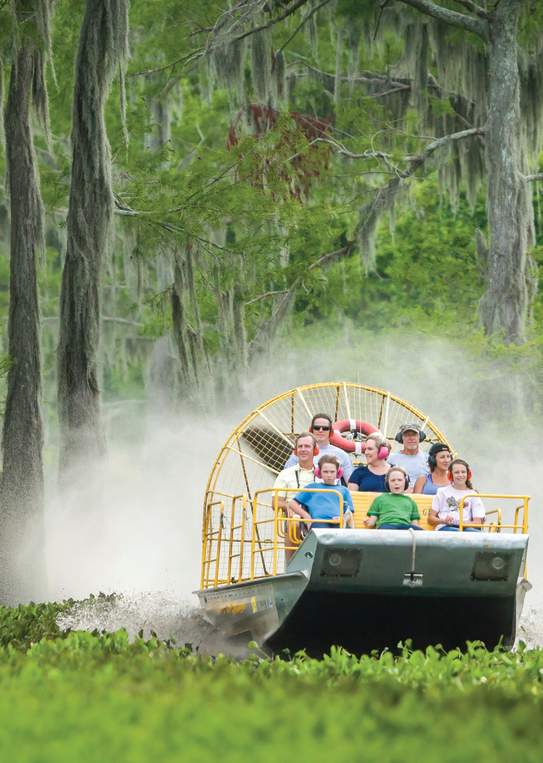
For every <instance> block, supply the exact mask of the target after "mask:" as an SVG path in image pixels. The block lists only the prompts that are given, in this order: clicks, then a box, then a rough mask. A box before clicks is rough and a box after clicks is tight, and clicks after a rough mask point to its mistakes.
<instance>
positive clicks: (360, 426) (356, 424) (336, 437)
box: [330, 419, 378, 453]
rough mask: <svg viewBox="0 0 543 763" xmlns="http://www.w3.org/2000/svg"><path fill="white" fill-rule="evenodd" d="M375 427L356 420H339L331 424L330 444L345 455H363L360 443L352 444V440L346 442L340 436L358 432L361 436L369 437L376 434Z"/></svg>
mask: <svg viewBox="0 0 543 763" xmlns="http://www.w3.org/2000/svg"><path fill="white" fill-rule="evenodd" d="M377 431H378V430H377V427H374V426H373V424H368V422H367V421H358V419H341V421H336V422H335V423H334V424H332V432H331V434H330V442H331V443H332V445H335V446H336V448H341V449H342V450H345V451H346V452H347V453H363V452H364V451H363V449H362V446H363V445H364V443H362V442H354V440H347V439H345V437H342V436H341V433H342V432H360V433H361V434H365V435H369V434H373V432H377Z"/></svg>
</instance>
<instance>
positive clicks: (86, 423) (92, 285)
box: [58, 0, 128, 479]
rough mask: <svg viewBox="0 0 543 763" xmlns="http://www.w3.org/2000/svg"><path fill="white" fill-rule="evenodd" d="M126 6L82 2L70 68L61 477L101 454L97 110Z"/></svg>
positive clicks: (103, 215) (104, 223) (108, 209)
mask: <svg viewBox="0 0 543 763" xmlns="http://www.w3.org/2000/svg"><path fill="white" fill-rule="evenodd" d="M127 3H128V0H87V4H86V10H85V17H84V19H83V24H82V27H81V36H80V39H79V50H78V54H77V62H76V78H75V88H74V106H73V130H72V149H73V160H72V176H71V187H70V200H69V207H68V222H67V238H68V243H67V250H66V261H65V264H64V271H63V274H62V290H61V298H60V299H61V305H60V336H59V349H58V405H59V420H60V433H61V438H60V456H59V458H60V461H59V468H60V476H61V479H65V478H67V477H68V475H69V473H71V471H72V469H73V468H77V467H78V466H80V465H82V464H83V463H84V462H86V461H87V460H88V459H92V458H93V457H95V458H96V457H99V456H101V455H102V454H103V452H104V450H105V441H104V437H103V432H102V426H101V417H100V391H99V387H98V375H97V363H98V358H97V355H98V345H99V338H100V273H101V265H102V257H103V255H104V253H105V251H106V248H107V244H108V239H109V235H110V227H111V216H112V212H113V196H112V190H111V157H110V150H109V144H108V141H107V135H106V128H105V122H104V104H105V100H106V97H107V93H108V90H109V85H110V84H111V80H112V77H113V74H114V72H115V68H116V66H117V65H118V64H119V62H120V61H122V60H123V58H124V56H125V55H126V52H127V31H128V5H127Z"/></svg>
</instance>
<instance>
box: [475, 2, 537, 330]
mask: <svg viewBox="0 0 543 763" xmlns="http://www.w3.org/2000/svg"><path fill="white" fill-rule="evenodd" d="M520 8H521V3H520V0H510V1H509V2H502V3H500V4H498V6H497V8H496V10H495V12H494V15H493V17H492V19H491V21H490V25H489V29H490V41H489V48H488V55H489V91H488V123H487V129H486V157H487V172H488V197H487V208H488V225H489V231H490V244H489V251H488V261H487V289H486V292H485V294H484V295H483V297H482V299H481V303H480V307H479V309H480V315H481V320H482V323H483V326H484V330H485V333H486V334H495V333H502V334H503V336H504V338H505V340H506V341H507V342H522V341H524V338H525V331H526V323H527V318H528V315H529V310H530V306H531V301H532V299H533V296H534V293H535V289H536V286H537V283H536V280H535V265H534V262H533V259H532V257H531V255H530V254H529V251H528V250H529V246H530V245H531V244H532V242H533V211H532V203H531V190H530V187H529V184H528V183H526V182H525V181H524V179H523V174H524V173H525V171H526V169H525V163H526V154H525V149H524V146H523V138H522V124H521V114H520V76H519V67H518V47H517V33H518V20H519V13H520Z"/></svg>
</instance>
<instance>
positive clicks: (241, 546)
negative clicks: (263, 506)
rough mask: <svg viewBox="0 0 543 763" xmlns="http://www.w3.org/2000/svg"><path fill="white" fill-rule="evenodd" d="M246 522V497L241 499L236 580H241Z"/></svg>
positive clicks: (243, 496)
mask: <svg viewBox="0 0 543 763" xmlns="http://www.w3.org/2000/svg"><path fill="white" fill-rule="evenodd" d="M246 521H247V496H246V495H245V494H244V495H242V497H241V533H240V538H241V540H240V544H239V575H238V580H243V561H244V558H245V523H246Z"/></svg>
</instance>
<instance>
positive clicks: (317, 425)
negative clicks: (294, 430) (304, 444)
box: [285, 413, 353, 484]
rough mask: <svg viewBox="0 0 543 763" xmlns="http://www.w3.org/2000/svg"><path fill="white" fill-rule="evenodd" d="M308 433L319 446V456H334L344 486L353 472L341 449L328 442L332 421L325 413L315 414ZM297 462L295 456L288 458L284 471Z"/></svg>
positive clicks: (315, 459)
mask: <svg viewBox="0 0 543 763" xmlns="http://www.w3.org/2000/svg"><path fill="white" fill-rule="evenodd" d="M309 431H310V432H311V434H312V435H313V436H314V438H315V439H316V441H317V445H318V446H319V456H335V457H336V458H337V460H338V461H339V463H340V466H341V468H342V469H343V479H344V480H345V484H347V482H348V481H349V477H350V476H351V474H352V472H353V465H352V463H351V459H350V458H349V456H348V455H347V453H345V451H344V450H341V448H338V447H336V445H332V444H331V442H330V433H331V431H332V419H331V418H330V416H329V415H328V414H327V413H316V414H315V415H314V416H313V418H312V419H311V424H310V425H309ZM319 456H315V458H314V460H313V463H314V464H315V466H316V465H317V462H318V460H319ZM297 462H298V460H297V457H296V456H294V455H293V456H290V458H289V459H288V461H287V462H286V464H285V469H286V468H287V467H288V466H294V464H296V463H297Z"/></svg>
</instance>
